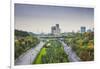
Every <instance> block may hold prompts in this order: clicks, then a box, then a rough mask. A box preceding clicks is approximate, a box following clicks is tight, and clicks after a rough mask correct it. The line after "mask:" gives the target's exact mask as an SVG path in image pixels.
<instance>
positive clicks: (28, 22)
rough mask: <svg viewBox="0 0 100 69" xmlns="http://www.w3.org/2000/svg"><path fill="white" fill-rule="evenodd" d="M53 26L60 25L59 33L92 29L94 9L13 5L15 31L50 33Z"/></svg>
mask: <svg viewBox="0 0 100 69" xmlns="http://www.w3.org/2000/svg"><path fill="white" fill-rule="evenodd" d="M55 24H59V25H60V28H61V32H70V31H72V30H73V31H78V30H80V27H81V26H86V28H87V29H89V28H93V24H94V9H93V8H79V7H59V6H46V5H44V6H43V5H29V4H15V29H18V30H24V31H28V32H34V33H41V32H44V33H50V32H51V26H54V25H55Z"/></svg>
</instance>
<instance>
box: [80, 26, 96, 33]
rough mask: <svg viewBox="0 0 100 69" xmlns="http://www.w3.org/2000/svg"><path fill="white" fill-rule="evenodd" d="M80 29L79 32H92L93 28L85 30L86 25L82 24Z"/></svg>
mask: <svg viewBox="0 0 100 69" xmlns="http://www.w3.org/2000/svg"><path fill="white" fill-rule="evenodd" d="M80 29H81V30H80V32H81V33H84V32H93V31H94V29H87V30H86V27H85V26H82V27H81V28H80Z"/></svg>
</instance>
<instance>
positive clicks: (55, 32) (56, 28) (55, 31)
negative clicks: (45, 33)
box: [51, 24, 60, 35]
mask: <svg viewBox="0 0 100 69" xmlns="http://www.w3.org/2000/svg"><path fill="white" fill-rule="evenodd" d="M51 33H52V34H53V35H59V34H60V28H59V24H56V26H52V27H51Z"/></svg>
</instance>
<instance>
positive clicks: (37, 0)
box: [10, 0, 95, 69]
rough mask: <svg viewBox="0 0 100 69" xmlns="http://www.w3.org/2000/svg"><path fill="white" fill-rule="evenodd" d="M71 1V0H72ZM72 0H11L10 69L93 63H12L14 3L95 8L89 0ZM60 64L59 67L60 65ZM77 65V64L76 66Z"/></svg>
mask: <svg viewBox="0 0 100 69" xmlns="http://www.w3.org/2000/svg"><path fill="white" fill-rule="evenodd" d="M72 1H73V0H72ZM72 1H68V2H67V1H65V0H63V1H61V0H59V1H56V0H54V1H53V2H52V1H42V0H13V1H11V8H10V9H11V13H10V14H11V17H10V19H11V20H10V22H11V23H10V24H11V26H10V29H11V30H10V32H11V33H10V34H11V41H10V42H11V50H10V54H11V58H10V60H11V61H10V67H11V69H23V68H24V69H33V68H35V69H40V68H45V66H46V67H47V68H48V67H50V69H51V68H52V67H54V68H56V67H59V68H58V69H61V68H62V66H65V65H66V64H67V66H68V68H70V67H69V66H71V65H72V66H73V68H74V66H75V65H80V66H84V65H85V66H87V64H94V63H95V61H89V62H72V63H56V64H42V65H40V64H37V65H18V66H15V65H14V4H15V3H18V4H33V5H51V6H66V7H83V8H95V5H94V4H93V2H90V3H89V5H88V4H87V3H86V2H83V1H82V2H83V3H86V4H81V2H79V1H78V2H76V3H73V2H72ZM60 65H61V67H60ZM76 67H77V66H76Z"/></svg>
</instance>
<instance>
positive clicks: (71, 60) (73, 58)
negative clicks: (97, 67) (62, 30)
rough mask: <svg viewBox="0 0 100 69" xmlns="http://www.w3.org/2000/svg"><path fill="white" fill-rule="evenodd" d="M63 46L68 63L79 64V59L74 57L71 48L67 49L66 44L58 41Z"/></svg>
mask: <svg viewBox="0 0 100 69" xmlns="http://www.w3.org/2000/svg"><path fill="white" fill-rule="evenodd" d="M60 42H61V43H62V44H63V46H64V51H65V53H66V54H67V55H68V59H69V61H70V62H79V61H80V58H79V57H78V56H77V55H76V53H75V52H74V51H73V50H72V48H71V47H69V46H68V45H67V44H65V43H64V42H63V41H60Z"/></svg>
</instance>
